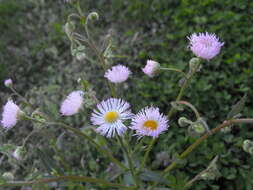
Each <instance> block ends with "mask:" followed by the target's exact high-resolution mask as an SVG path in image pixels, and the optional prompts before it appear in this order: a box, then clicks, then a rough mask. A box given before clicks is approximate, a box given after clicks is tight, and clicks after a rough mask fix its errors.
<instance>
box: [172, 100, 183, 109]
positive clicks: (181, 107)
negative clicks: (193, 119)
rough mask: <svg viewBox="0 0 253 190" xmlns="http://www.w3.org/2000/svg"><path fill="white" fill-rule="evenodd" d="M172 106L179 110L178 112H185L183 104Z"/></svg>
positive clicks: (174, 103)
mask: <svg viewBox="0 0 253 190" xmlns="http://www.w3.org/2000/svg"><path fill="white" fill-rule="evenodd" d="M170 104H171V106H172V107H173V108H174V109H176V110H178V111H183V110H184V107H183V105H181V104H178V103H176V102H171V103H170Z"/></svg>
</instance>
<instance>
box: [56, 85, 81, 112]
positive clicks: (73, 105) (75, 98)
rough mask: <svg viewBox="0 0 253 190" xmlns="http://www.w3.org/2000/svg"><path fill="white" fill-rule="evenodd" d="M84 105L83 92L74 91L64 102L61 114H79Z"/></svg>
mask: <svg viewBox="0 0 253 190" xmlns="http://www.w3.org/2000/svg"><path fill="white" fill-rule="evenodd" d="M82 105H83V91H81V90H78V91H73V92H71V93H70V94H69V95H68V96H67V98H66V99H65V100H64V101H63V102H62V104H61V108H60V112H61V114H62V115H65V116H70V115H74V114H76V113H78V111H79V110H80V108H81V107H82Z"/></svg>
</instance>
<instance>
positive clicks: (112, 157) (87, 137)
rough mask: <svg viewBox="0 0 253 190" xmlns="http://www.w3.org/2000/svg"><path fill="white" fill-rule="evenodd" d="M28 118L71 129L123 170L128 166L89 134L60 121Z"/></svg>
mask: <svg viewBox="0 0 253 190" xmlns="http://www.w3.org/2000/svg"><path fill="white" fill-rule="evenodd" d="M26 117H27V118H28V119H29V120H32V121H35V122H39V123H42V124H45V125H58V126H62V127H63V128H65V129H67V130H69V131H72V132H73V133H74V134H76V135H78V136H81V137H84V138H85V139H86V140H88V141H89V142H90V143H91V144H93V145H94V146H95V147H96V148H97V150H98V151H99V152H101V153H102V154H105V155H106V156H107V157H108V158H110V160H111V161H112V162H114V163H115V164H117V165H118V166H119V167H120V168H122V169H123V170H128V168H127V167H126V166H125V165H124V164H122V163H121V162H120V161H118V160H117V159H116V158H115V157H114V156H113V155H112V154H111V153H110V152H109V151H107V150H105V149H103V148H102V147H101V146H100V145H99V144H97V143H96V142H95V141H94V140H93V139H92V138H91V137H90V136H88V135H86V134H85V133H83V132H82V131H80V130H79V129H75V128H73V127H70V126H68V125H66V124H64V123H60V122H45V121H40V120H37V119H34V118H32V117H28V116H26Z"/></svg>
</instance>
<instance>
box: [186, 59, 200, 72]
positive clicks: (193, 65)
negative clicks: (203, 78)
mask: <svg viewBox="0 0 253 190" xmlns="http://www.w3.org/2000/svg"><path fill="white" fill-rule="evenodd" d="M200 61H201V60H200V59H199V58H196V57H194V58H192V59H191V60H190V62H189V66H190V73H194V72H196V71H199V69H200V63H201V62H200Z"/></svg>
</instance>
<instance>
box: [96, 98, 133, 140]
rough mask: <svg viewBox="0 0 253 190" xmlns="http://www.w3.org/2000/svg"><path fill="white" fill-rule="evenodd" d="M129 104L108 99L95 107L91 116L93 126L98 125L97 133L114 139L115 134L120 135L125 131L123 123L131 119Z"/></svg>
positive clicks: (120, 100)
mask: <svg viewBox="0 0 253 190" xmlns="http://www.w3.org/2000/svg"><path fill="white" fill-rule="evenodd" d="M132 116H133V115H132V113H131V111H130V105H129V103H127V102H125V101H124V100H122V99H116V98H109V99H108V100H105V101H102V102H101V103H100V104H98V105H97V110H94V111H93V113H92V116H91V122H92V124H93V125H98V126H99V127H98V128H97V129H96V131H97V132H98V133H100V134H101V135H103V136H106V137H108V138H111V137H114V136H115V135H116V133H117V134H118V135H122V134H124V133H125V131H126V130H127V127H126V126H125V125H124V123H123V121H125V120H127V119H131V118H132Z"/></svg>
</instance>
